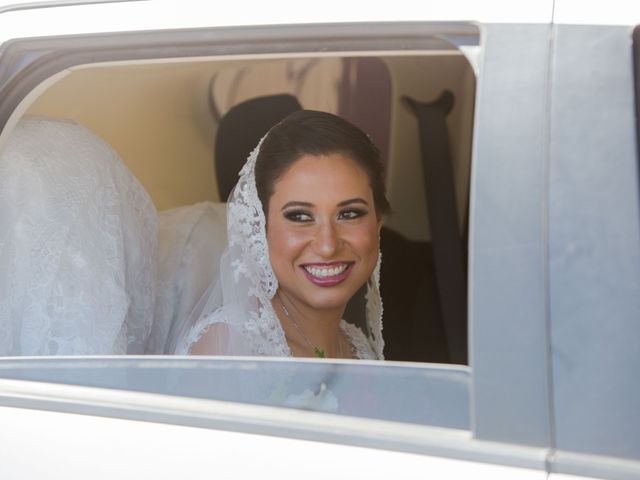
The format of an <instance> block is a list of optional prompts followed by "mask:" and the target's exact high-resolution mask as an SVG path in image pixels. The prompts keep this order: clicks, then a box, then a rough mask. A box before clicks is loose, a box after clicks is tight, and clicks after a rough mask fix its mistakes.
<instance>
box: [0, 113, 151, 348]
mask: <svg viewBox="0 0 640 480" xmlns="http://www.w3.org/2000/svg"><path fill="white" fill-rule="evenodd" d="M156 241H157V216H156V211H155V208H154V206H153V203H152V202H151V199H150V198H149V196H148V195H147V193H146V192H145V190H144V189H143V188H142V186H141V185H140V183H139V182H138V181H137V180H136V179H135V177H134V176H133V175H132V174H131V172H130V171H129V170H128V169H127V168H126V167H125V166H124V164H123V163H122V161H121V160H120V158H119V157H118V155H117V154H116V152H115V151H114V150H113V149H112V148H111V147H110V146H109V145H107V144H106V143H105V142H104V141H102V140H101V139H100V138H98V137H97V136H96V135H94V134H93V133H92V132H90V131H89V130H87V129H86V128H84V127H82V126H80V125H78V124H76V123H74V122H71V121H63V120H54V119H47V118H40V117H34V118H28V119H25V120H22V121H20V122H19V123H18V124H17V126H16V127H15V129H14V130H13V131H12V132H11V134H10V136H9V138H8V141H7V143H6V145H5V147H4V148H3V150H2V151H1V152H0V356H12V355H92V354H124V353H143V352H144V345H145V343H146V341H147V337H148V336H149V332H150V330H151V326H152V322H153V313H154V300H155V293H154V292H155V253H156Z"/></svg>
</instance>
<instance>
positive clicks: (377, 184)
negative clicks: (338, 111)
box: [255, 110, 391, 215]
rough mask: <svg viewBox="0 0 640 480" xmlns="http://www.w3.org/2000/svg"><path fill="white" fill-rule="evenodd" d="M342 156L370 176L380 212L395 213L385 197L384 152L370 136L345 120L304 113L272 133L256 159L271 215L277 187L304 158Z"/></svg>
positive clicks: (265, 206) (259, 186)
mask: <svg viewBox="0 0 640 480" xmlns="http://www.w3.org/2000/svg"><path fill="white" fill-rule="evenodd" d="M333 153H340V154H343V155H344V156H346V157H349V158H351V159H353V160H354V161H355V162H356V163H357V164H358V165H359V166H360V168H362V169H363V170H364V171H365V172H366V174H367V176H368V177H369V185H370V186H371V190H372V192H373V202H374V206H375V210H376V213H377V214H378V215H384V214H387V213H389V212H390V211H391V206H390V205H389V201H388V200H387V197H386V195H385V186H384V167H383V166H382V162H381V161H380V151H379V150H378V148H377V147H376V146H375V145H374V144H373V142H372V141H371V140H370V139H369V137H368V136H367V135H366V134H365V133H364V132H363V131H362V130H360V129H359V128H358V127H356V126H355V125H353V124H351V123H349V122H348V121H346V120H345V119H343V118H341V117H338V116H337V115H333V114H331V113H326V112H318V111H314V110H300V111H298V112H295V113H292V114H291V115H289V116H287V117H286V118H285V119H284V120H282V121H281V122H280V123H278V124H277V125H275V126H274V127H272V128H271V130H269V133H268V134H267V136H266V138H265V139H264V141H263V142H262V145H261V146H260V152H259V153H258V158H257V160H256V170H255V174H256V187H257V189H258V197H259V198H260V201H261V202H262V209H263V210H264V212H265V215H267V211H268V206H269V199H270V198H271V195H273V186H274V184H275V183H276V181H277V180H278V179H279V178H280V177H281V176H282V175H284V173H285V172H286V170H287V169H288V168H289V167H290V166H291V165H293V164H294V163H295V162H296V161H297V160H298V159H300V157H302V156H304V155H330V154H333Z"/></svg>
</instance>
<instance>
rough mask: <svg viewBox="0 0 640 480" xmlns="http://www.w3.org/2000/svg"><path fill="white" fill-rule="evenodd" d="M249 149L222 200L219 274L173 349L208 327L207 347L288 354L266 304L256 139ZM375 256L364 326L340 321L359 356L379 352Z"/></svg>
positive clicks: (268, 276) (186, 345) (270, 285)
mask: <svg viewBox="0 0 640 480" xmlns="http://www.w3.org/2000/svg"><path fill="white" fill-rule="evenodd" d="M261 144H262V141H261V142H260V144H258V146H257V147H256V148H255V149H254V150H253V152H251V154H250V155H249V158H248V159H247V162H246V163H245V165H244V167H243V168H242V170H241V171H240V178H239V180H238V183H237V184H236V186H235V188H234V190H233V192H232V194H231V196H230V197H229V201H228V203H227V235H228V245H227V248H226V250H225V251H224V253H223V255H222V258H221V259H220V275H219V278H218V279H217V281H214V282H213V283H212V284H211V285H210V287H209V288H208V290H207V291H206V292H205V294H204V295H203V297H202V298H201V300H200V301H199V302H198V304H197V305H196V307H195V309H194V311H193V312H192V314H191V315H190V317H189V319H188V321H187V322H185V324H184V325H183V326H182V328H181V332H180V334H179V336H178V339H177V342H176V348H175V352H176V353H177V354H187V353H189V352H190V349H191V347H192V346H193V344H194V343H195V342H197V341H198V340H199V339H200V338H201V337H202V335H203V334H204V333H205V332H206V331H207V329H209V328H214V329H215V335H207V342H210V343H208V344H207V346H206V350H207V353H212V354H220V355H264V356H291V350H290V349H289V346H288V345H287V342H286V339H285V335H284V331H283V329H282V327H281V325H280V321H279V320H278V317H277V315H276V313H275V312H274V310H273V308H272V306H271V299H272V298H273V296H274V295H275V293H276V290H277V289H278V281H277V279H276V277H275V275H274V273H273V270H272V268H271V263H270V262H269V251H268V246H267V238H266V228H265V225H266V221H265V216H264V213H263V210H262V204H261V202H260V199H259V198H258V192H257V188H256V181H255V164H256V159H257V157H258V152H259V151H260V145H261ZM379 271H380V257H378V265H377V266H376V268H375V271H374V273H373V274H372V276H371V278H370V279H369V281H368V283H367V293H366V302H365V304H366V312H364V316H365V317H366V327H367V328H366V330H367V335H365V334H364V333H363V332H362V331H361V330H360V328H358V327H356V326H355V325H352V324H347V323H346V322H345V321H343V322H342V328H343V330H344V332H345V334H346V335H347V337H348V338H349V340H350V341H351V343H352V346H353V350H354V353H355V354H356V356H358V357H361V358H362V357H366V358H377V359H382V358H383V353H382V350H383V346H384V343H383V340H382V302H381V299H380V289H379Z"/></svg>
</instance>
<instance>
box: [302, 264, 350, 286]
mask: <svg viewBox="0 0 640 480" xmlns="http://www.w3.org/2000/svg"><path fill="white" fill-rule="evenodd" d="M300 268H301V269H302V271H303V272H304V274H305V275H306V277H307V278H308V279H309V280H310V281H311V283H313V284H314V285H318V286H319V287H333V286H335V285H338V284H339V283H342V282H344V281H345V280H346V279H347V277H348V276H349V275H350V274H351V269H352V268H353V264H350V265H349V266H348V267H347V268H346V269H345V271H344V272H342V273H341V274H339V275H335V276H333V277H324V278H320V277H314V276H313V275H311V274H310V273H309V272H308V271H307V270H306V269H305V268H304V267H300Z"/></svg>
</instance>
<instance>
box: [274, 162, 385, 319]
mask: <svg viewBox="0 0 640 480" xmlns="http://www.w3.org/2000/svg"><path fill="white" fill-rule="evenodd" d="M380 226H381V221H380V220H379V219H378V218H377V215H376V210H375V206H374V203H373V192H372V191H371V187H370V186H369V179H368V177H367V174H366V172H365V171H364V170H362V168H360V166H358V164H357V163H356V162H355V161H353V160H351V159H350V158H348V157H345V156H343V155H341V154H331V155H327V156H315V155H304V156H302V157H301V158H300V159H298V160H297V161H296V162H295V163H294V164H293V165H291V166H290V167H289V169H288V170H286V171H285V173H284V175H283V176H282V177H281V178H280V179H279V180H278V181H277V182H276V183H275V185H274V188H273V195H272V196H271V198H270V200H269V208H268V217H267V241H268V245H269V257H270V259H271V265H272V267H273V271H274V273H275V275H276V277H277V279H278V283H279V284H280V288H281V289H282V290H284V293H285V294H286V295H287V297H288V298H289V299H290V300H291V301H294V302H296V303H297V304H298V306H300V307H302V308H312V309H344V307H345V306H346V304H347V302H348V301H349V299H350V298H351V297H352V296H353V295H354V294H355V293H356V291H357V290H358V289H359V288H360V287H361V286H362V285H363V284H364V283H365V282H366V281H367V279H368V278H369V276H370V275H371V273H372V272H373V269H374V268H375V265H376V262H377V260H378V247H379V245H378V242H379V240H378V239H379V233H380Z"/></svg>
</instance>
